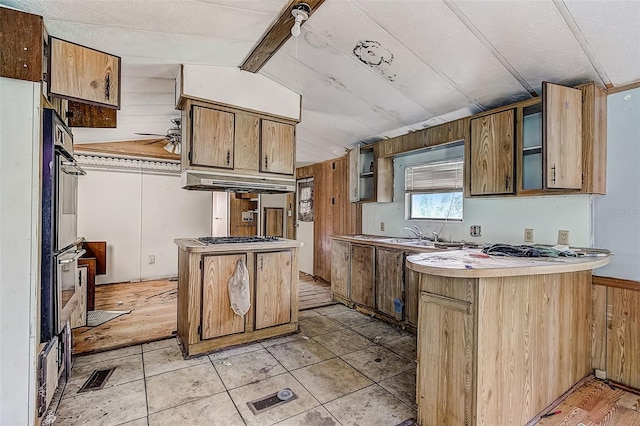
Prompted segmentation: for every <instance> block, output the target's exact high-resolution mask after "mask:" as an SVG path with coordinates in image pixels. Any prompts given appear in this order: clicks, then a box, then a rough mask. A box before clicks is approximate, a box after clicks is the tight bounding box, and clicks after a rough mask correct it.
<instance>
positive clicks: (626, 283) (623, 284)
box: [591, 275, 640, 291]
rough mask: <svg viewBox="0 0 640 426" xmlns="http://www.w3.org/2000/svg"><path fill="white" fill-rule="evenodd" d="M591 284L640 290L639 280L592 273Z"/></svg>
mask: <svg viewBox="0 0 640 426" xmlns="http://www.w3.org/2000/svg"><path fill="white" fill-rule="evenodd" d="M591 282H592V283H593V285H602V286H605V287H615V288H621V289H623V290H633V291H640V281H633V280H623V279H621V278H611V277H600V276H597V275H594V276H593V277H592V279H591Z"/></svg>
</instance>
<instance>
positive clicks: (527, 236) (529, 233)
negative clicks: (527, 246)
mask: <svg viewBox="0 0 640 426" xmlns="http://www.w3.org/2000/svg"><path fill="white" fill-rule="evenodd" d="M524 242H525V243H532V242H533V229H530V228H527V229H525V230H524Z"/></svg>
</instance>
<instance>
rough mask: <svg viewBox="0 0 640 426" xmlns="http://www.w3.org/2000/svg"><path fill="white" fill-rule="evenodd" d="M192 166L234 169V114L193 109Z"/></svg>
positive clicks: (194, 107)
mask: <svg viewBox="0 0 640 426" xmlns="http://www.w3.org/2000/svg"><path fill="white" fill-rule="evenodd" d="M191 120H192V122H191V132H192V135H191V164H192V165H194V166H205V167H220V168H225V169H233V137H234V114H232V113H230V112H225V111H218V110H215V109H211V108H205V107H200V106H196V105H194V106H192V107H191Z"/></svg>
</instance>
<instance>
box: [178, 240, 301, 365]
mask: <svg viewBox="0 0 640 426" xmlns="http://www.w3.org/2000/svg"><path fill="white" fill-rule="evenodd" d="M223 238H226V237H223ZM211 240H213V239H211V238H209V242H210V241H211ZM243 241H244V242H243ZM174 242H175V244H176V245H177V246H178V339H179V341H180V346H181V348H182V352H183V355H184V356H185V357H192V356H195V355H199V354H204V353H208V352H211V351H215V350H218V349H222V348H226V347H229V346H234V345H239V344H243V343H248V342H253V341H257V340H262V339H267V338H270V337H275V336H280V335H285V334H291V333H294V332H297V331H298V249H299V247H300V246H301V245H302V244H301V243H300V242H298V241H293V240H286V239H282V238H261V237H254V238H251V239H243V240H237V239H231V237H229V238H228V239H226V240H225V239H217V242H216V243H213V244H212V243H207V242H203V241H201V240H200V239H190V238H179V239H176V240H174ZM238 262H241V263H244V265H246V268H247V269H246V271H247V274H246V275H248V281H249V293H250V302H251V306H250V308H249V311H248V312H247V313H246V314H245V315H244V316H240V315H237V314H236V313H235V312H234V311H233V310H232V308H231V302H230V296H229V287H228V282H229V279H230V278H231V277H232V276H233V275H234V273H235V272H236V267H237V265H238Z"/></svg>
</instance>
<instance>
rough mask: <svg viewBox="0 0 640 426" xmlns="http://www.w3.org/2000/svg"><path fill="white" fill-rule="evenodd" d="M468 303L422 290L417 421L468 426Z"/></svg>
mask: <svg viewBox="0 0 640 426" xmlns="http://www.w3.org/2000/svg"><path fill="white" fill-rule="evenodd" d="M472 321H473V319H472V315H471V304H470V303H467V302H462V301H459V300H454V299H449V298H447V297H442V296H437V295H432V294H431V293H422V296H421V298H420V324H424V325H426V326H425V327H418V375H417V389H416V391H417V402H418V423H419V424H421V425H423V426H435V425H437V426H446V425H451V426H453V425H456V426H457V425H471V424H472V418H471V408H472V407H471V403H472V387H473V383H472V379H473V365H472V356H473V355H472V353H471V351H472V348H473V331H472V330H473V324H472Z"/></svg>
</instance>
